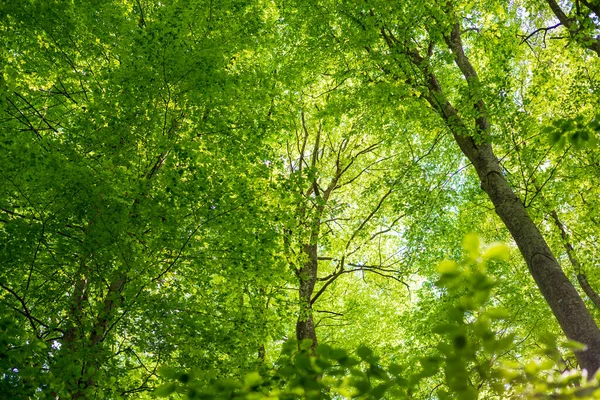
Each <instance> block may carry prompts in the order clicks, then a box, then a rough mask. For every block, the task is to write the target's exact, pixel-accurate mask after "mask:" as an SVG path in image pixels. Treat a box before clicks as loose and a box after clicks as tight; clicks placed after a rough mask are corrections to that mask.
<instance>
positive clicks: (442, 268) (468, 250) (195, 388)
mask: <svg viewBox="0 0 600 400" xmlns="http://www.w3.org/2000/svg"><path fill="white" fill-rule="evenodd" d="M463 250H464V253H463V258H462V259H461V260H460V261H458V262H455V261H450V260H447V261H443V262H441V263H439V264H438V266H437V270H438V272H439V273H440V278H439V280H438V281H437V284H436V285H437V288H438V289H439V290H440V291H441V292H442V293H443V294H441V296H442V297H448V298H449V299H451V301H450V302H446V303H445V304H446V306H445V307H444V313H445V315H446V317H447V318H446V320H445V321H440V322H439V323H438V324H437V325H436V326H434V327H432V328H431V333H433V334H435V335H436V336H437V337H438V338H439V340H438V345H437V354H436V355H431V356H422V357H420V358H419V359H418V364H419V368H418V369H415V368H414V367H413V368H412V369H411V370H405V369H404V368H402V367H401V366H399V365H397V364H394V363H392V364H389V365H385V364H382V362H381V357H379V356H377V355H376V354H375V353H374V351H373V350H372V349H371V348H369V347H368V346H364V345H361V346H359V347H358V348H356V349H355V351H353V352H352V353H349V352H348V351H347V350H345V349H343V348H334V347H331V346H329V345H327V344H322V345H320V346H319V347H317V349H316V352H315V353H314V354H311V353H310V341H305V342H303V343H300V345H298V344H297V343H296V342H295V341H293V340H289V341H286V342H285V343H284V344H283V346H282V352H281V355H280V356H279V358H278V359H277V361H276V362H275V364H274V365H273V366H272V367H270V368H268V367H267V366H262V367H261V369H259V370H256V371H251V372H247V373H246V375H245V376H244V378H243V379H240V380H230V379H228V380H219V379H216V374H215V373H213V372H211V371H191V372H178V371H176V370H173V369H170V368H161V369H160V370H159V372H160V374H161V376H162V377H163V380H166V381H167V382H166V383H163V384H162V385H161V386H159V387H158V388H157V389H156V390H155V392H154V394H155V396H157V397H168V396H169V395H170V394H171V393H174V392H177V393H180V394H183V395H184V397H185V398H188V399H203V398H207V399H208V398H230V399H231V398H233V399H294V398H298V399H300V398H306V399H333V398H340V396H341V398H358V399H382V398H401V397H407V396H409V395H410V394H412V393H414V392H415V390H416V388H417V387H418V386H419V384H420V383H421V382H422V381H426V380H427V379H429V378H431V377H434V376H436V375H438V374H441V375H442V376H443V377H444V385H443V386H440V385H438V388H437V389H436V396H437V397H438V398H440V399H453V398H458V399H478V398H496V397H497V398H508V397H510V398H513V397H516V398H537V397H538V396H547V395H551V396H552V398H560V399H575V398H578V399H579V398H581V399H594V398H596V396H597V395H599V394H600V382H599V381H598V380H597V379H596V378H594V379H587V377H585V376H582V375H581V373H579V372H577V371H565V372H562V371H563V370H564V367H565V366H564V363H563V360H562V357H561V355H560V352H559V351H558V348H557V344H556V338H555V337H554V336H553V335H547V336H546V339H545V344H544V346H543V349H542V351H540V353H539V354H538V355H536V356H534V357H532V358H529V359H522V360H520V362H518V363H517V362H511V363H502V364H501V365H498V366H494V361H493V360H494V359H495V358H498V357H499V356H501V355H502V354H503V353H505V352H506V351H507V350H508V349H510V348H512V347H514V346H515V345H517V343H516V341H515V338H514V335H513V334H505V335H499V334H498V333H497V332H496V331H495V329H494V324H495V323H497V322H499V321H504V322H505V321H506V320H507V319H508V318H509V317H510V314H509V312H508V311H507V310H506V309H504V308H502V307H494V306H493V288H494V287H495V286H496V283H495V282H494V280H492V279H491V278H490V277H489V276H488V273H487V263H488V262H494V260H503V261H504V262H505V261H506V260H507V259H508V257H509V251H510V250H509V248H508V246H506V245H504V244H501V243H494V244H492V245H490V246H487V247H486V248H485V249H483V251H482V250H481V249H480V240H479V237H478V236H477V235H474V234H469V235H467V236H466V237H465V240H464V245H463ZM562 347H563V348H569V349H581V345H580V344H578V343H576V342H566V343H564V344H563V345H562ZM477 381H480V382H482V384H480V385H477V386H475V385H474V382H477Z"/></svg>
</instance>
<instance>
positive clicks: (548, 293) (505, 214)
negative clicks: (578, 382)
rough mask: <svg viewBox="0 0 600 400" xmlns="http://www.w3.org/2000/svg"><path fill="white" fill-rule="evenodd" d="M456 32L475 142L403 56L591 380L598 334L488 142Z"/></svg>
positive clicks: (415, 56)
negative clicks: (572, 342)
mask: <svg viewBox="0 0 600 400" xmlns="http://www.w3.org/2000/svg"><path fill="white" fill-rule="evenodd" d="M460 29H461V28H460V25H459V24H458V23H456V24H455V25H454V26H453V29H452V31H451V32H450V34H449V35H447V36H445V38H444V39H445V41H446V44H447V45H448V48H449V49H450V50H451V51H452V53H453V55H454V60H455V63H456V65H457V66H458V68H459V69H460V71H461V72H462V74H463V76H464V77H465V80H466V82H467V84H468V87H469V90H470V92H471V93H470V96H472V98H473V99H474V102H473V109H474V111H475V112H476V116H475V117H474V121H473V122H474V125H475V128H476V129H475V134H476V136H477V137H473V130H472V129H471V128H469V126H468V124H467V123H465V122H464V121H463V119H462V118H461V116H460V115H459V114H458V112H457V110H456V109H455V108H454V106H453V105H452V104H451V103H450V102H449V101H448V99H447V98H446V96H445V94H444V92H443V90H442V88H441V86H440V83H439V81H438V80H437V78H436V76H435V74H434V73H433V71H432V69H431V66H430V65H429V62H428V60H427V59H425V58H424V57H422V56H421V55H420V54H419V53H418V52H417V51H416V50H414V49H405V52H406V54H407V55H408V56H409V57H410V59H411V61H412V62H413V63H414V64H415V65H416V66H417V67H418V68H419V69H420V70H421V72H422V74H423V77H424V78H425V81H426V82H427V86H428V88H429V93H427V94H426V95H424V96H423V97H424V98H425V99H426V100H427V101H428V102H429V104H430V105H431V106H432V108H433V109H434V110H436V111H437V112H438V113H439V114H440V116H441V117H442V118H443V119H444V120H445V121H446V125H447V126H448V128H449V129H450V131H451V132H452V135H453V137H454V140H455V141H456V143H457V144H458V146H459V147H460V149H461V151H462V152H463V154H464V155H465V156H466V157H467V158H468V159H469V160H470V161H471V163H472V164H473V166H474V167H475V170H476V171H477V175H478V176H479V180H480V182H481V188H482V189H483V190H484V191H485V192H486V193H487V195H488V196H489V198H490V200H491V201H492V203H493V204H494V208H495V211H496V214H498V216H499V217H500V218H501V219H502V221H503V222H504V224H505V225H506V227H507V228H508V230H509V231H510V233H511V235H512V237H513V239H514V240H515V242H516V243H517V246H518V247H519V250H520V251H521V254H522V255H523V257H524V258H525V262H526V263H527V266H528V267H529V271H530V273H531V275H532V277H533V279H534V280H535V282H536V283H537V286H538V287H539V289H540V291H541V293H542V295H543V296H544V299H545V300H546V302H547V303H548V305H549V306H550V308H551V309H552V312H553V313H554V315H555V317H556V319H557V320H558V323H559V324H560V326H561V328H562V330H563V332H564V333H565V335H566V336H567V338H569V339H570V340H575V341H577V342H580V343H582V344H584V345H585V346H586V349H585V350H582V351H576V352H575V355H576V357H577V360H578V361H579V364H580V367H581V368H583V369H586V370H587V371H588V373H589V374H590V376H591V375H593V374H594V373H595V372H596V371H597V370H598V369H599V368H600V330H599V329H598V327H597V325H596V322H595V321H594V319H593V318H592V316H591V314H590V313H589V311H588V310H587V308H586V307H585V303H584V302H583V300H582V299H581V297H580V296H579V293H578V292H577V290H576V289H575V287H574V286H573V284H572V283H571V281H569V279H568V278H567V276H566V275H565V274H564V272H563V270H562V268H561V267H560V265H559V264H558V262H557V260H556V259H555V258H554V255H553V254H552V251H551V250H550V248H549V247H548V244H547V243H546V241H545V240H544V237H543V236H542V234H541V233H540V231H539V230H538V229H537V227H536V225H535V224H534V222H533V220H532V219H531V218H530V216H529V214H528V213H527V210H526V209H525V206H524V205H523V203H522V202H521V200H520V199H519V198H518V197H517V195H516V194H515V193H514V191H513V190H512V188H511V187H510V185H509V184H508V182H507V181H506V179H505V178H504V174H503V173H502V169H501V168H500V163H499V162H498V158H497V157H496V155H495V154H494V152H493V150H492V146H491V144H490V143H489V142H490V137H489V130H490V123H489V119H488V118H487V110H486V107H485V104H484V102H483V100H482V96H481V86H480V82H479V78H478V76H477V73H476V71H475V69H474V68H473V66H472V65H471V63H470V61H469V59H468V58H467V56H466V55H465V53H464V49H463V45H462V41H461V36H460ZM382 34H383V36H384V39H385V40H386V42H387V43H388V45H390V46H395V45H397V44H398V42H397V41H394V38H393V37H392V36H391V35H389V34H388V33H386V31H385V30H382Z"/></svg>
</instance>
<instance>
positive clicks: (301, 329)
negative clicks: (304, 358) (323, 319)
mask: <svg viewBox="0 0 600 400" xmlns="http://www.w3.org/2000/svg"><path fill="white" fill-rule="evenodd" d="M303 251H304V253H305V254H306V255H307V256H308V260H306V262H305V263H304V266H303V267H302V268H301V269H300V270H299V271H298V273H297V275H298V278H299V279H300V291H299V294H300V304H301V310H300V315H299V316H298V321H297V322H296V339H297V340H298V342H301V341H302V340H304V339H310V340H312V345H311V349H313V350H314V348H315V347H317V333H316V331H315V323H314V321H313V316H312V307H311V298H312V294H313V291H314V289H315V283H316V282H317V267H318V264H317V263H318V259H317V244H316V243H314V244H313V243H311V244H308V245H304V249H303Z"/></svg>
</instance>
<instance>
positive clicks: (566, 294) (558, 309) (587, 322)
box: [454, 134, 600, 375]
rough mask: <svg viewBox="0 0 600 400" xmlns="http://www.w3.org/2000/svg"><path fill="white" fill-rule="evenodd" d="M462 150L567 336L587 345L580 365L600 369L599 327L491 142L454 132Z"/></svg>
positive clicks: (577, 354)
mask: <svg viewBox="0 0 600 400" xmlns="http://www.w3.org/2000/svg"><path fill="white" fill-rule="evenodd" d="M454 138H455V140H456V142H457V143H458V145H459V146H460V148H461V150H462V152H463V153H464V154H465V155H466V156H467V157H468V158H469V160H470V161H471V162H472V163H473V166H474V167H475V169H476V171H477V174H478V175H479V179H480V181H481V188H482V189H483V190H484V191H485V192H486V193H487V194H488V196H489V198H490V200H491V201H492V203H493V204H494V207H495V211H496V214H498V216H499V217H500V218H501V219H502V221H503V222H504V224H505V225H506V227H507V228H508V230H509V231H510V233H511V235H512V237H513V238H514V240H515V242H516V243H517V246H518V247H519V250H520V251H521V254H522V255H523V257H524V258H525V262H526V263H527V266H528V267H529V271H530V272H531V275H532V276H533V279H534V280H535V282H536V283H537V285H538V287H539V289H540V291H541V292H542V295H543V296H544V298H545V299H546V302H547V303H548V305H549V306H550V308H551V309H552V312H553V313H554V315H555V317H556V319H557V320H558V323H559V324H560V326H561V328H562V330H563V331H564V333H565V335H566V336H567V338H569V339H570V340H575V341H578V342H580V343H583V344H584V345H586V347H587V348H586V350H583V351H578V352H575V355H576V356H577V359H578V361H579V364H580V366H581V368H583V369H586V370H587V371H588V372H589V373H590V375H593V374H594V373H595V372H596V371H597V370H598V369H599V368H600V330H598V327H597V326H596V323H595V321H594V319H593V318H592V316H591V315H590V313H589V312H588V310H587V309H586V307H585V304H584V302H583V300H582V299H581V297H580V296H579V293H577V290H576V289H575V287H574V286H573V284H572V283H571V281H569V279H568V278H567V277H566V275H565V274H564V272H563V270H562V269H561V267H560V265H559V264H558V262H557V261H556V259H555V258H554V255H553V254H552V251H551V250H550V248H549V247H548V245H547V243H546V241H545V240H544V238H543V236H542V235H541V233H540V231H539V230H538V229H537V227H536V226H535V224H534V223H533V221H532V220H531V218H530V217H529V215H528V214H527V210H526V209H525V206H524V205H523V203H522V202H521V200H520V199H519V198H518V197H517V196H516V195H515V193H514V192H513V190H512V189H511V188H510V186H509V185H508V182H507V181H506V179H505V178H504V175H503V174H502V171H501V169H500V165H499V163H498V159H497V158H496V156H495V155H494V153H493V151H492V147H491V145H490V144H489V143H484V144H480V145H477V144H475V141H474V140H473V138H471V137H467V136H460V135H457V134H454Z"/></svg>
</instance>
